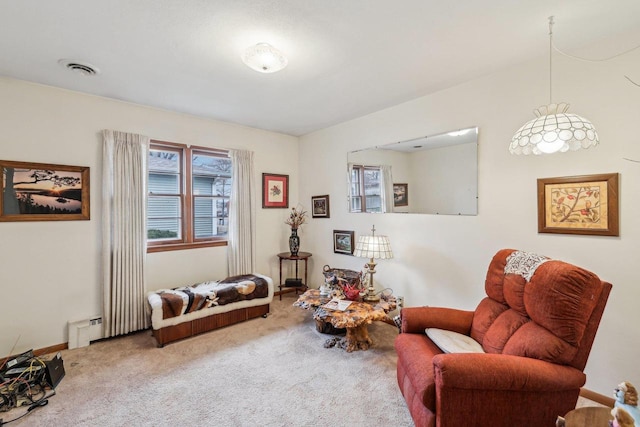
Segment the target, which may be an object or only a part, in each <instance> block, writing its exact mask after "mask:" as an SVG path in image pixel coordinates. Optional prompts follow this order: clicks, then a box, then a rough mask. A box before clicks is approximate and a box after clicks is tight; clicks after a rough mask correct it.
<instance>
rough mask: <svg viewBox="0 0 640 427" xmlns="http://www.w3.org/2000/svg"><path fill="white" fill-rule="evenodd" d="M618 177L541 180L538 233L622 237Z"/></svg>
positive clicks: (592, 176) (614, 174)
mask: <svg viewBox="0 0 640 427" xmlns="http://www.w3.org/2000/svg"><path fill="white" fill-rule="evenodd" d="M618 181H619V179H618V174H617V173H607V174H597V175H580V176H568V177H558V178H540V179H538V233H558V234H586V235H595V236H619V235H620V222H619V217H618V215H619V200H618Z"/></svg>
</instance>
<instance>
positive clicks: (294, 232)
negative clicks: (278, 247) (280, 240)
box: [285, 208, 307, 256]
mask: <svg viewBox="0 0 640 427" xmlns="http://www.w3.org/2000/svg"><path fill="white" fill-rule="evenodd" d="M306 220H307V212H306V211H304V210H302V209H296V208H291V212H290V213H289V218H287V220H286V221H285V224H287V225H288V226H289V227H291V236H289V252H291V256H298V251H299V250H300V236H298V228H299V227H300V226H301V225H302V224H304V223H305V222H306Z"/></svg>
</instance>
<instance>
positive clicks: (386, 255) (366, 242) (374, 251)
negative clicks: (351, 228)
mask: <svg viewBox="0 0 640 427" xmlns="http://www.w3.org/2000/svg"><path fill="white" fill-rule="evenodd" d="M353 255H354V256H357V257H360V258H369V262H368V263H367V267H368V268H369V269H368V270H367V273H368V274H369V287H368V288H367V293H366V294H365V295H364V296H363V298H362V299H363V301H364V302H371V303H374V302H378V301H380V296H379V295H377V294H376V290H375V288H374V287H373V275H374V274H375V272H376V263H375V260H376V259H390V258H393V252H391V244H390V243H389V239H388V238H387V236H376V226H375V225H374V226H373V228H372V229H371V235H370V236H360V237H359V238H358V242H357V243H356V248H355V250H354V251H353Z"/></svg>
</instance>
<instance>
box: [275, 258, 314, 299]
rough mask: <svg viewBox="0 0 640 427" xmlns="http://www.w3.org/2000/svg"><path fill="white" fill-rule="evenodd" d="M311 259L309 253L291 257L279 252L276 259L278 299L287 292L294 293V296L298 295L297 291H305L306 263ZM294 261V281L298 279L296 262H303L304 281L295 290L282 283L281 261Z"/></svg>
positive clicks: (306, 284)
mask: <svg viewBox="0 0 640 427" xmlns="http://www.w3.org/2000/svg"><path fill="white" fill-rule="evenodd" d="M310 257H311V253H309V252H298V255H291V252H281V253H279V254H278V258H279V259H280V281H279V282H278V289H279V294H280V299H282V294H283V293H284V292H287V291H294V290H295V292H296V295H298V289H302V290H306V289H307V288H308V287H309V285H308V283H307V268H308V266H307V261H308V259H309V258H310ZM283 260H287V261H295V263H296V277H295V278H296V279H298V261H304V281H303V282H301V283H300V286H298V287H296V288H289V287H287V286H286V285H285V284H284V283H283V282H282V261H283Z"/></svg>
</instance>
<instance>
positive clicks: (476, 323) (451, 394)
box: [395, 249, 612, 427]
mask: <svg viewBox="0 0 640 427" xmlns="http://www.w3.org/2000/svg"><path fill="white" fill-rule="evenodd" d="M611 288H612V286H611V284H610V283H607V282H603V281H601V280H600V279H599V278H598V276H596V275H595V274H593V273H591V272H589V271H586V270H584V269H582V268H580V267H576V266H574V265H571V264H567V263H565V262H562V261H555V260H549V259H547V258H545V257H540V256H538V255H535V254H530V253H526V252H521V251H514V250H512V249H504V250H501V251H499V252H498V253H497V254H496V255H495V256H494V257H493V259H492V261H491V264H490V265H489V269H488V272H487V277H486V282H485V291H486V293H487V297H486V298H484V299H483V300H482V301H481V302H480V304H479V305H478V306H477V307H476V309H475V311H463V310H456V309H448V308H437V307H407V308H404V309H403V310H402V312H401V319H402V325H401V333H400V335H398V337H397V339H396V341H395V348H396V352H397V354H398V367H397V375H398V384H399V386H400V390H401V391H402V394H403V396H404V398H405V400H406V402H407V406H408V408H409V411H410V412H411V416H412V417H413V420H414V422H415V425H416V426H420V427H421V426H428V427H461V426H465V427H470V426H480V427H500V426H505V427H507V426H508V427H527V426H531V427H543V426H553V425H555V420H556V418H557V416H558V415H564V414H565V413H567V412H568V411H570V410H572V409H574V408H575V406H576V402H577V400H578V395H579V393H580V388H581V387H582V386H583V385H584V384H585V382H586V376H585V374H584V373H583V370H584V368H585V365H586V363H587V358H588V356H589V352H590V351H591V346H592V344H593V340H594V338H595V335H596V331H597V329H598V325H599V323H600V318H601V317H602V313H603V311H604V308H605V305H606V302H607V299H608V297H609V293H610V291H611ZM426 328H439V329H445V330H449V331H454V332H458V333H460V334H464V335H467V336H470V337H471V338H473V339H474V340H475V341H477V342H478V343H480V344H481V346H482V349H483V350H484V353H444V352H443V351H442V350H441V349H440V348H439V347H438V346H436V344H435V343H434V342H433V341H432V340H431V339H430V338H429V337H428V336H427V335H426V334H425V329H426Z"/></svg>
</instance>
